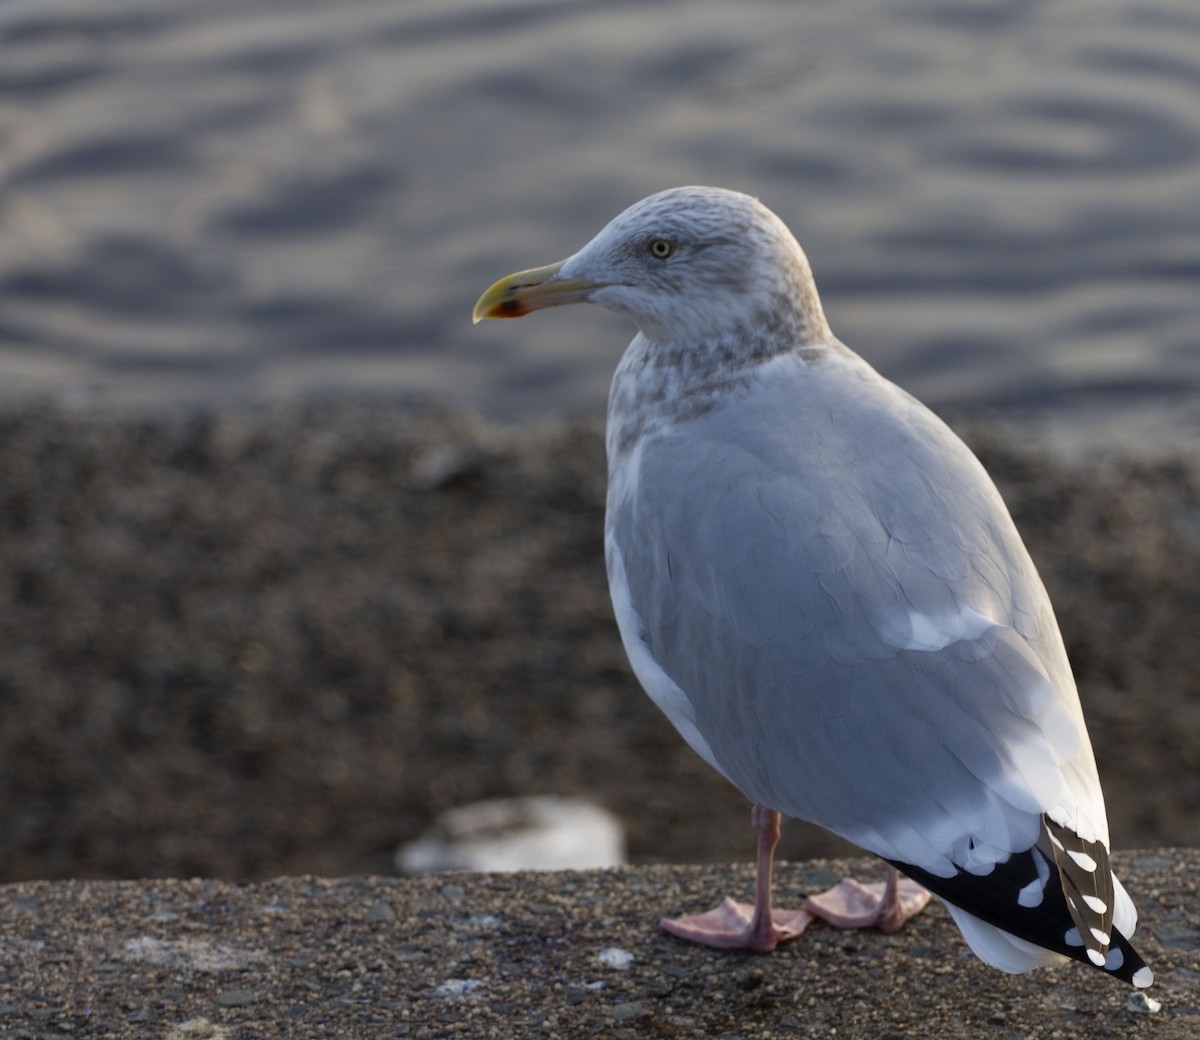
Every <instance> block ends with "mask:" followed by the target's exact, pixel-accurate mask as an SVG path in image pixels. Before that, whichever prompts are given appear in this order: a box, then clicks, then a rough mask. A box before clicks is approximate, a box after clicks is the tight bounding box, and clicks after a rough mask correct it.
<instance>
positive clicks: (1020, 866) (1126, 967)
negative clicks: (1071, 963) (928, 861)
mask: <svg viewBox="0 0 1200 1040" xmlns="http://www.w3.org/2000/svg"><path fill="white" fill-rule="evenodd" d="M1035 857H1037V859H1035ZM1039 860H1040V862H1041V866H1042V870H1041V871H1039V869H1038V865H1039ZM889 862H890V863H891V864H892V865H893V866H894V867H896V868H897V869H898V870H900V871H901V872H902V873H904V874H907V875H908V876H909V877H910V878H912V879H913V880H914V881H916V882H919V883H920V884H922V885H924V886H925V887H926V888H928V889H929V891H931V892H932V893H933V894H934V895H936V896H938V897H939V898H941V899H944V900H945V901H946V902H947V903H952V904H953V905H954V906H956V907H959V908H961V909H963V910H965V911H966V912H967V913H969V914H971V915H972V916H974V917H977V918H979V920H981V921H983V922H985V923H986V924H990V925H994V926H995V927H996V928H999V929H1000V930H1001V931H1004V932H1008V933H1009V934H1010V935H1015V936H1016V937H1017V938H1019V939H1024V940H1025V941H1026V942H1030V943H1033V944H1034V945H1035V946H1040V947H1042V948H1043V949H1046V950H1051V951H1053V952H1054V953H1059V954H1062V955H1063V956H1064V957H1069V958H1071V959H1072V960H1076V961H1079V962H1080V963H1081V964H1086V965H1087V966H1088V967H1089V968H1096V969H1098V970H1099V971H1103V972H1105V973H1106V974H1108V975H1111V976H1112V977H1113V978H1115V979H1120V980H1121V981H1122V982H1125V983H1127V984H1128V985H1130V986H1134V987H1136V988H1137V989H1145V988H1146V987H1148V986H1150V985H1151V984H1152V983H1153V982H1154V973H1153V972H1152V971H1151V970H1150V968H1149V967H1147V965H1146V962H1145V961H1144V960H1143V959H1142V957H1141V955H1140V954H1139V953H1138V952H1137V950H1135V949H1134V948H1133V946H1132V945H1131V944H1130V942H1129V940H1128V939H1127V938H1126V937H1125V936H1124V935H1122V934H1121V933H1120V932H1118V931H1117V930H1116V929H1113V931H1112V935H1111V942H1110V943H1109V946H1108V951H1107V955H1106V956H1105V958H1104V962H1103V963H1101V964H1097V963H1096V962H1095V961H1094V960H1092V959H1091V958H1090V957H1089V956H1088V950H1087V948H1086V947H1085V946H1084V944H1083V940H1082V939H1080V938H1079V937H1078V934H1079V932H1078V928H1076V926H1075V923H1074V920H1073V919H1072V916H1071V912H1070V909H1069V908H1068V906H1067V900H1066V896H1064V895H1063V891H1062V885H1061V884H1059V883H1055V880H1056V879H1057V877H1058V871H1057V869H1056V868H1055V864H1054V863H1053V862H1052V861H1050V860H1048V859H1047V858H1046V856H1045V855H1044V854H1043V853H1042V851H1041V850H1040V849H1039V848H1038V847H1037V846H1036V845H1035V846H1034V847H1033V848H1031V849H1026V850H1025V851H1024V852H1017V853H1013V855H1012V856H1010V857H1009V858H1008V859H1007V860H1005V861H1004V862H1003V863H998V864H996V866H995V868H994V869H993V870H992V871H991V873H989V874H983V875H978V874H970V873H967V872H965V871H963V872H960V873H958V874H955V875H954V876H953V877H949V878H943V877H938V876H937V875H936V874H930V873H929V872H928V871H925V870H922V869H921V868H920V867H914V866H912V865H911V864H907V863H900V862H898V861H896V860H889ZM1047 866H1048V867H1049V877H1048V878H1047V879H1046V880H1047V883H1045V884H1044V885H1043V894H1042V898H1041V901H1040V902H1039V903H1038V904H1037V905H1035V906H1023V905H1022V903H1021V898H1020V897H1021V893H1022V891H1027V890H1028V886H1029V885H1030V884H1031V883H1033V882H1035V881H1037V880H1038V879H1039V877H1045V876H1046V868H1047Z"/></svg>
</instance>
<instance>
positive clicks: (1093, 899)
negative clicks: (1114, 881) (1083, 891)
mask: <svg viewBox="0 0 1200 1040" xmlns="http://www.w3.org/2000/svg"><path fill="white" fill-rule="evenodd" d="M1083 901H1084V902H1085V903H1087V905H1088V906H1089V907H1090V908H1091V909H1092V910H1093V911H1095V912H1096V913H1098V914H1102V913H1104V911H1105V910H1107V909H1108V904H1107V903H1105V902H1104V900H1103V899H1101V898H1100V897H1099V896H1084V897H1083Z"/></svg>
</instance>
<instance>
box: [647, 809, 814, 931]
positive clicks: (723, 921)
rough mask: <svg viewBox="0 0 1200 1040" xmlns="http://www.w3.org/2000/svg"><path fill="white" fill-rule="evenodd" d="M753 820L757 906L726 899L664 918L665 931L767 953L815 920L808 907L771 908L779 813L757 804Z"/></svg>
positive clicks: (752, 815)
mask: <svg viewBox="0 0 1200 1040" xmlns="http://www.w3.org/2000/svg"><path fill="white" fill-rule="evenodd" d="M750 819H751V822H752V823H753V824H754V829H755V830H756V831H757V832H758V864H757V868H758V869H757V876H756V879H755V883H754V906H748V905H747V904H746V903H735V902H734V901H733V900H732V899H729V898H726V899H725V900H724V901H723V902H722V903H721V905H720V906H718V907H716V908H714V909H712V910H709V911H708V912H707V913H703V914H693V915H690V916H687V917H676V918H674V919H670V918H664V919H663V920H662V922H661V924H662V929H663V931H664V932H669V933H670V934H671V935H676V936H678V937H679V938H680V939H689V940H691V941H692V942H698V943H703V944H704V945H706V946H720V947H724V948H726V949H733V950H754V951H755V952H756V953H767V952H769V951H770V950H773V949H775V947H776V945H778V944H779V943H781V942H785V941H786V940H788V939H794V938H796V936H798V935H800V933H801V932H803V931H804V929H805V928H807V927H808V925H809V922H810V921H813V920H815V915H814V914H811V913H809V912H808V911H807V910H774V911H773V910H772V909H771V861H772V860H773V859H774V856H775V846H776V845H777V844H779V813H777V812H776V811H775V810H774V809H768V808H767V807H766V806H765V805H756V806H755V807H754V809H753V810H752V811H751V814H750Z"/></svg>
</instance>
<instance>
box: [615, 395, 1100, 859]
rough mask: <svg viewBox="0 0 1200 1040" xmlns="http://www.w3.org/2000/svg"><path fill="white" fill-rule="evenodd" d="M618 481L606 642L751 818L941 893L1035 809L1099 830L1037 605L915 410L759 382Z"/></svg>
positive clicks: (1017, 564)
mask: <svg viewBox="0 0 1200 1040" xmlns="http://www.w3.org/2000/svg"><path fill="white" fill-rule="evenodd" d="M872 375H873V373H872ZM856 382H857V381H856ZM626 465H627V466H628V470H627V472H625V473H623V474H619V475H617V477H618V478H619V479H614V480H613V481H612V485H611V487H612V490H611V492H610V501H609V515H608V520H607V525H606V526H607V540H608V548H609V563H610V579H611V581H612V584H613V590H614V603H615V604H616V605H617V613H618V619H619V620H620V621H621V628H622V636H623V638H624V639H625V642H626V645H627V647H629V646H630V644H631V642H633V643H640V644H641V645H640V647H637V648H636V653H640V654H641V655H642V658H643V660H642V661H641V662H640V666H639V661H638V660H637V659H636V653H635V648H631V659H634V665H635V669H636V670H637V671H638V674H639V678H641V679H642V681H643V683H644V684H646V685H647V688H648V689H650V686H651V684H652V683H655V682H657V683H659V684H660V685H662V684H663V683H666V685H668V686H670V685H672V684H673V685H674V687H676V688H677V690H678V691H679V692H681V693H682V696H683V699H684V701H685V702H686V703H685V705H684V708H685V710H684V712H683V714H684V715H686V716H688V717H686V718H676V717H675V716H676V715H677V714H679V713H678V712H677V711H673V710H672V709H671V708H670V707H669V706H668V714H671V715H672V717H673V719H674V721H676V724H677V725H679V726H680V728H681V731H684V732H685V735H687V732H686V731H687V727H688V726H693V727H694V729H695V732H696V733H697V734H698V735H699V737H700V739H701V741H702V742H703V743H704V744H705V745H706V747H707V751H708V753H709V755H710V761H713V763H714V764H715V765H716V766H717V767H718V768H719V769H720V770H721V771H722V772H723V773H725V775H726V776H727V777H729V779H730V780H732V781H733V782H734V783H735V784H736V785H737V786H738V787H739V788H741V790H742V791H743V792H744V793H745V794H746V795H747V796H748V797H750V798H751V799H753V800H755V801H758V802H762V803H763V804H766V805H769V806H771V807H773V808H776V809H779V810H780V811H782V812H784V813H786V814H788V815H792V816H796V817H799V818H802V819H806V820H810V821H813V822H815V823H818V824H820V825H822V826H824V827H827V828H828V829H830V830H832V831H835V832H836V833H839V834H842V835H844V836H845V837H847V838H848V839H849V840H851V841H853V842H855V843H856V844H858V845H860V846H862V847H864V848H867V849H870V850H871V851H873V852H876V853H877V854H879V855H882V856H884V857H885V858H889V859H896V860H900V861H902V862H906V863H911V864H916V865H919V866H921V867H923V868H925V869H927V870H929V871H931V872H933V873H938V874H942V875H948V874H950V873H953V871H954V867H953V866H952V862H953V863H955V864H958V865H960V866H963V867H966V868H967V869H972V870H977V871H978V872H981V873H982V872H986V871H987V870H989V869H990V868H991V866H992V864H994V863H996V862H998V861H1001V860H1003V859H1005V858H1007V856H1008V855H1009V853H1010V852H1011V851H1012V850H1014V849H1016V848H1021V849H1024V848H1028V847H1029V845H1031V844H1033V842H1034V841H1035V840H1036V838H1037V834H1038V827H1039V816H1040V813H1041V812H1043V811H1049V812H1054V813H1056V814H1057V815H1058V816H1060V817H1061V816H1062V815H1063V814H1064V813H1066V814H1068V815H1070V814H1072V813H1073V814H1074V816H1073V817H1071V818H1070V819H1069V820H1068V822H1070V823H1078V822H1079V821H1078V819H1077V817H1078V816H1079V815H1080V813H1081V812H1083V813H1084V815H1088V814H1090V815H1091V816H1095V815H1096V814H1097V812H1098V816H1099V819H1100V823H1099V824H1097V825H1095V826H1100V827H1103V826H1104V824H1103V815H1104V813H1103V804H1102V802H1101V801H1100V795H1099V787H1098V782H1097V781H1096V779H1095V767H1094V763H1093V761H1092V758H1091V750H1090V745H1089V744H1088V741H1087V737H1086V732H1085V730H1084V727H1083V720H1082V715H1081V712H1080V710H1079V705H1078V698H1077V697H1076V695H1075V692H1074V685H1073V682H1072V680H1071V678H1070V671H1069V667H1068V665H1067V662H1066V659H1065V654H1064V652H1063V650H1062V644H1061V640H1060V637H1059V635H1058V631H1057V626H1056V625H1055V622H1054V618H1053V614H1052V612H1051V609H1050V606H1049V603H1048V600H1047V597H1046V594H1045V591H1044V589H1043V587H1042V585H1041V582H1040V580H1039V579H1038V577H1037V574H1036V571H1035V570H1034V567H1033V564H1032V563H1031V561H1030V560H1029V557H1028V554H1027V553H1026V551H1025V549H1024V546H1023V545H1022V543H1021V541H1020V538H1019V537H1018V535H1017V533H1016V530H1015V528H1014V527H1013V524H1012V522H1011V519H1010V518H1009V515H1008V512H1007V510H1006V509H1005V507H1004V505H1003V503H1002V501H1001V500H1000V497H999V494H998V492H997V491H996V490H995V488H994V486H993V484H992V482H991V481H990V479H989V478H988V477H987V475H986V474H985V473H984V471H983V469H982V467H981V466H980V465H979V463H978V462H977V461H976V460H975V458H974V456H972V455H971V453H970V452H969V451H968V450H967V448H966V447H965V446H964V445H963V444H962V443H961V441H959V440H958V438H957V437H955V436H954V434H953V433H951V432H950V431H949V430H948V429H947V428H946V427H945V426H944V425H943V424H942V423H941V422H940V420H937V419H936V417H934V416H933V415H932V413H930V412H928V411H927V410H926V409H924V408H923V406H920V405H919V404H917V403H916V402H915V401H913V400H912V399H911V398H909V397H907V395H904V394H903V393H902V392H901V391H898V390H897V389H896V388H894V387H892V386H891V384H888V383H886V382H885V381H883V380H882V379H880V378H879V377H875V380H874V382H864V384H863V385H853V386H850V387H849V388H848V389H846V388H843V387H842V386H841V385H833V386H824V385H822V384H821V383H820V382H819V381H814V380H809V381H808V382H807V383H804V384H803V385H801V386H796V385H793V386H784V387H781V386H779V385H778V383H776V384H774V385H769V386H762V387H760V388H759V389H758V390H756V391H754V392H749V393H747V394H746V395H744V396H743V397H742V398H741V399H740V400H739V402H738V403H737V405H736V406H732V407H728V408H725V409H723V410H720V411H714V412H711V413H708V414H706V415H703V416H701V417H699V418H698V419H695V420H693V421H691V422H688V423H686V424H684V425H681V426H679V427H676V428H674V429H672V430H665V431H660V432H658V433H653V434H650V435H648V436H647V437H646V438H645V439H644V440H643V442H642V444H641V446H640V450H639V451H638V452H636V453H635V454H634V456H633V457H631V458H630V459H629V460H628V461H627V463H626ZM622 614H624V615H625V616H624V617H623V618H622V616H621V615H622ZM647 660H648V662H649V663H647ZM653 669H660V670H661V672H662V673H663V674H662V675H654V676H648V675H646V674H643V673H644V672H646V671H648V670H653ZM656 699H659V698H656ZM677 699H678V698H677ZM660 703H662V702H661V700H660ZM694 743H695V742H694ZM701 750H702V752H703V751H704V750H705V749H704V748H701ZM1081 803H1082V804H1083V808H1082V810H1081V809H1080V804H1081ZM1093 803H1094V804H1093ZM1084 824H1085V826H1084V827H1083V829H1084V830H1094V829H1095V826H1093V825H1091V824H1088V823H1087V821H1086V820H1085V821H1084ZM1105 837H1106V834H1105Z"/></svg>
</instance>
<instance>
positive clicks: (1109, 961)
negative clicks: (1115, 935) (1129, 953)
mask: <svg viewBox="0 0 1200 1040" xmlns="http://www.w3.org/2000/svg"><path fill="white" fill-rule="evenodd" d="M1124 963H1125V954H1124V953H1122V952H1121V947H1119V946H1114V947H1112V948H1111V949H1110V950H1109V951H1108V956H1107V957H1106V958H1105V959H1104V970H1105V971H1116V970H1117V969H1118V968H1120V967H1121V965H1122V964H1124Z"/></svg>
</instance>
